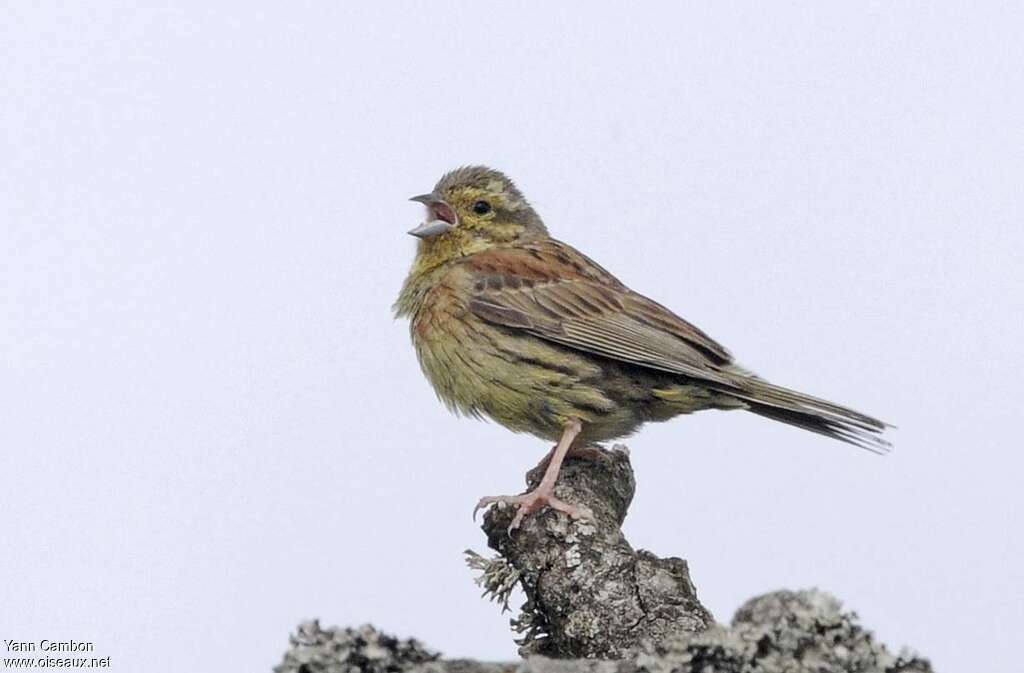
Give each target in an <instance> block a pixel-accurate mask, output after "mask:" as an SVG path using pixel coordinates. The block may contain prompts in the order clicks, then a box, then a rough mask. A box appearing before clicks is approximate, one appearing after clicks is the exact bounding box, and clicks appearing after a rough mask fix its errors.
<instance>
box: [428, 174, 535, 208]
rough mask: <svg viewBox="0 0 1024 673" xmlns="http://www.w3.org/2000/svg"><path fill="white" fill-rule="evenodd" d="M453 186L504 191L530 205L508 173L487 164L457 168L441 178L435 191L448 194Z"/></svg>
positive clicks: (512, 198) (523, 203)
mask: <svg viewBox="0 0 1024 673" xmlns="http://www.w3.org/2000/svg"><path fill="white" fill-rule="evenodd" d="M453 187H476V188H478V189H485V190H487V191H490V192H504V193H505V195H506V196H507V197H508V198H509V200H511V201H517V202H519V203H520V204H522V205H528V204H527V201H526V198H525V197H524V196H523V193H522V192H520V191H519V189H518V188H517V187H516V185H515V183H514V182H512V180H511V179H510V178H509V177H508V176H507V175H505V174H504V173H502V172H501V171H496V170H494V169H493V168H488V167H487V166H463V167H461V168H456V169H455V170H454V171H451V172H450V173H448V174H446V175H445V176H444V177H443V178H441V180H440V181H439V182H438V183H437V186H435V187H434V191H436V192H437V193H439V194H447V193H448V191H449V190H450V189H452V188H453Z"/></svg>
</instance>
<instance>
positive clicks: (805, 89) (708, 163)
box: [0, 1, 1024, 673]
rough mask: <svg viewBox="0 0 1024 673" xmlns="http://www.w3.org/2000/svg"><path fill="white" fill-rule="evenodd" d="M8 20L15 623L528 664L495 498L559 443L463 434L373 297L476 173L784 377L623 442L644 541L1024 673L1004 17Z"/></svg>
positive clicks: (0, 198) (1020, 106) (5, 114)
mask: <svg viewBox="0 0 1024 673" xmlns="http://www.w3.org/2000/svg"><path fill="white" fill-rule="evenodd" d="M61 4H65V3H36V2H28V1H19V2H9V3H5V6H4V8H3V10H2V15H3V16H2V21H0V85H2V87H3V95H2V96H0V129H2V135H0V142H2V145H0V356H2V361H0V363H2V373H0V451H2V453H0V470H2V481H3V488H2V491H0V492H2V495H0V539H2V541H3V552H2V554H0V577H2V581H0V606H2V608H0V639H8V638H13V639H16V640H39V639H42V638H50V639H77V640H91V641H94V642H95V643H96V648H97V652H96V653H97V654H98V655H100V656H106V655H110V656H111V657H112V662H113V668H114V670H116V671H131V672H134V671H145V672H147V673H148V672H163V671H167V672H172V671H173V672H180V671H212V670H237V671H260V670H263V671H266V670H269V669H270V667H271V666H273V665H274V664H275V663H277V662H278V661H279V660H280V657H281V655H282V653H283V652H284V650H285V648H286V646H287V641H288V635H289V633H290V632H291V631H292V630H293V628H294V627H295V625H296V624H297V623H298V622H299V621H300V620H303V619H307V618H310V617H319V618H320V619H321V620H322V621H323V622H324V623H325V624H340V625H358V624H360V623H363V622H368V621H369V622H373V623H374V624H376V625H378V626H379V627H380V628H382V629H385V630H387V631H389V632H393V633H396V634H399V635H403V636H409V635H413V636H416V637H418V638H420V639H422V640H423V641H424V642H425V643H427V644H428V645H429V646H431V647H434V648H437V649H440V650H441V651H443V652H444V653H445V654H446V655H449V656H475V657H484V658H488V659H507V658H511V657H513V655H514V653H515V646H514V645H513V643H512V640H511V637H510V633H509V630H508V627H507V622H508V616H507V615H505V616H502V615H501V614H499V612H498V610H497V609H496V607H495V606H493V605H491V604H488V603H486V602H485V601H483V600H481V599H480V598H479V597H478V594H479V590H478V589H477V588H476V587H475V586H474V585H473V583H472V577H471V573H470V572H469V571H468V570H467V569H466V568H465V567H464V566H463V563H462V550H463V549H465V548H466V547H472V548H475V549H477V550H479V551H485V541H484V538H483V535H482V534H481V533H480V532H479V530H478V529H477V526H476V524H474V523H473V522H472V521H471V519H470V511H471V509H472V507H473V504H474V503H475V502H476V499H477V498H478V497H479V496H481V495H487V494H494V493H505V492H510V491H515V490H518V489H519V488H520V487H521V484H522V475H523V472H524V471H525V470H526V469H527V468H529V467H531V466H532V465H533V464H534V463H535V462H536V461H537V460H538V459H539V458H540V457H541V456H542V455H543V454H544V452H545V451H546V450H547V448H548V447H547V445H546V444H545V443H544V442H541V441H540V440H537V439H534V438H531V437H529V436H526V435H514V434H512V433H510V432H508V431H507V430H505V429H503V428H501V427H500V426H497V425H494V424H484V423H479V422H474V421H471V420H464V419H457V418H455V417H453V416H450V415H449V414H448V412H447V411H446V410H445V409H444V408H443V407H442V406H441V404H440V403H438V402H437V400H436V399H435V397H434V394H433V392H432V390H431V389H430V387H429V386H428V384H427V382H426V381H425V380H424V379H423V377H422V375H421V374H420V371H419V368H418V366H417V364H416V361H415V357H414V354H413V350H412V348H411V346H410V344H409V338H408V333H407V326H406V324H405V323H402V322H395V321H394V320H393V319H392V317H391V308H390V307H391V303H392V301H393V300H394V298H395V296H396V294H397V292H398V289H399V287H400V285H401V282H402V279H403V278H404V275H405V273H406V271H407V268H408V266H409V263H410V260H411V258H412V254H413V247H414V241H413V239H412V238H410V237H409V236H406V234H405V232H406V231H407V230H408V229H410V228H411V227H413V226H415V225H416V224H417V223H418V222H419V221H420V218H421V217H422V209H421V207H420V206H418V205H417V204H412V203H409V202H407V201H406V199H407V198H408V197H409V196H411V195H413V194H419V193H422V192H424V191H428V190H430V189H431V188H432V186H433V184H434V182H435V181H436V180H437V179H438V178H439V177H440V176H441V174H442V173H444V172H445V171H446V170H448V169H451V168H453V167H456V166H458V165H461V164H466V163H486V164H489V165H492V166H494V167H496V168H500V169H502V170H504V171H506V172H507V173H509V174H510V175H511V176H512V177H513V178H514V179H516V180H517V182H518V184H519V186H520V187H521V188H522V189H523V191H524V192H525V193H526V195H527V196H528V197H529V198H530V199H531V200H532V201H533V202H534V205H535V206H536V207H537V209H538V211H539V212H540V214H541V215H542V216H543V217H544V218H545V220H546V222H547V224H548V226H549V228H550V229H551V231H552V232H553V233H554V234H555V235H556V236H558V237H559V238H561V239H563V240H565V241H568V242H570V243H572V244H574V245H576V246H578V247H579V248H581V249H582V250H584V251H586V252H587V253H588V254H589V255H591V256H592V257H594V258H595V259H597V260H598V261H599V262H601V263H602V264H603V265H605V266H606V267H608V268H609V269H610V270H611V271H612V272H614V273H616V274H617V275H619V277H620V278H622V279H623V281H625V282H626V283H627V284H629V285H631V286H632V287H633V288H634V289H636V290H638V291H641V292H644V293H646V294H649V295H650V296H651V297H653V298H655V299H657V300H658V301H660V302H662V303H664V304H666V305H668V306H669V307H671V308H673V309H674V310H676V311H677V312H679V313H681V314H682V315H683V316H685V317H687V318H688V319H690V320H691V321H693V322H695V323H697V324H698V325H700V326H701V327H702V328H704V329H705V330H706V331H708V332H709V333H710V334H711V335H712V336H714V337H715V338H716V339H718V340H719V341H721V342H723V343H724V344H725V345H726V346H727V347H729V348H730V349H731V350H732V351H733V352H734V353H735V354H736V355H737V357H738V358H739V360H740V361H741V362H743V363H744V364H746V365H747V366H749V367H751V368H753V369H755V370H757V371H758V372H760V373H761V374H763V375H764V376H767V377H769V378H771V379H772V380H773V381H776V382H778V383H781V384H785V385H788V386H792V387H796V388H800V389H802V390H806V391H807V392H810V393H814V394H818V395H821V396H825V397H828V398H831V399H834V400H836V401H838V402H842V403H845V404H849V405H851V406H854V407H856V408H858V409H863V410H865V411H867V412H871V413H875V414H877V415H879V416H881V417H883V418H885V419H887V420H890V421H892V422H893V423H895V424H897V425H898V426H899V428H900V429H899V430H898V432H895V433H894V434H893V439H894V440H895V442H896V452H895V453H894V454H892V455H891V456H889V457H887V458H878V457H875V456H873V455H870V454H868V453H866V452H863V451H858V450H856V449H854V448H851V447H848V446H844V445H842V444H839V443H836V442H832V441H829V440H827V439H825V438H822V437H819V436H816V435H812V434H808V433H802V432H800V431H799V430H796V429H793V428H789V427H786V426H781V425H777V424H773V423H771V422H769V421H767V420H764V419H761V418H758V417H755V416H753V415H748V414H742V413H716V412H707V413H703V414H699V415H696V416H693V417H689V418H682V419H676V420H675V421H673V422H670V423H667V424H663V425H659V426H650V427H648V428H646V429H644V430H643V431H642V432H641V433H640V434H639V435H637V436H635V437H633V438H631V439H630V440H629V442H628V443H629V445H630V447H631V450H632V454H633V459H634V465H635V469H636V473H637V479H638V482H639V491H638V494H637V497H636V500H635V502H634V505H633V507H632V510H631V511H630V514H629V518H628V519H627V522H626V531H627V534H628V536H629V537H630V539H631V541H632V542H633V543H634V544H635V545H636V546H638V547H643V548H647V549H650V550H652V551H654V552H656V553H658V554H661V555H678V556H683V557H685V558H687V559H688V560H689V562H690V565H691V571H692V575H693V579H694V581H695V583H696V585H697V587H698V592H699V595H700V597H701V599H702V600H703V601H704V602H705V603H706V604H707V605H708V607H709V608H710V609H711V610H712V611H713V612H714V613H715V615H716V616H717V617H718V618H719V620H722V621H727V620H728V619H730V618H731V615H732V613H733V611H734V610H735V608H736V607H737V606H739V605H740V603H742V602H743V601H744V600H745V599H747V598H749V597H751V596H753V595H756V594H758V593H762V592H765V591H770V590H773V589H777V588H782V587H788V588H801V587H810V586H817V587H820V588H822V589H826V590H828V591H830V592H833V593H835V594H836V595H837V596H839V597H840V598H841V599H842V600H843V601H844V602H845V604H846V605H847V606H848V607H849V608H851V609H854V610H856V611H857V612H858V613H859V614H860V615H861V617H862V619H863V623H864V624H865V625H866V626H868V627H869V628H871V629H873V630H875V631H876V633H877V634H878V636H879V637H880V638H881V639H882V640H883V641H884V642H886V643H888V644H890V645H891V646H893V647H894V648H898V647H899V646H900V645H904V644H905V645H909V646H911V647H913V648H916V649H918V650H919V651H920V652H922V653H923V654H925V655H926V656H929V657H931V658H932V659H933V660H934V663H935V665H936V668H937V670H942V671H968V670H976V671H1013V670H1019V668H1018V667H1019V664H1020V656H1019V647H1020V645H1019V640H1020V632H1021V629H1022V628H1024V601H1022V595H1024V540H1022V534H1021V515H1022V513H1024V512H1022V505H1024V495H1022V490H1021V486H1020V480H1021V474H1022V470H1024V459H1022V457H1021V439H1020V427H1021V420H1022V411H1021V387H1022V377H1024V365H1022V359H1024V358H1022V346H1021V343H1022V341H1024V329H1022V313H1024V273H1022V270H1021V260H1022V255H1024V208H1022V205H1024V196H1022V180H1024V67H1022V63H1024V47H1022V42H1021V36H1022V35H1024V10H1022V9H1021V6H1020V5H1019V4H1018V3H1006V4H1005V5H1004V4H996V3H980V4H979V3H963V4H962V5H961V6H959V7H958V6H956V5H951V4H946V3H900V4H899V6H898V7H892V6H890V3H847V5H848V6H847V7H846V8H840V7H838V6H836V4H835V3H828V4H818V3H793V4H790V3H771V6H764V3H750V4H727V3H714V6H713V7H712V6H710V5H711V3H695V4H693V5H690V6H682V5H676V4H675V3H672V4H669V3H665V4H663V5H649V6H647V7H646V8H642V7H637V6H634V5H632V4H630V5H628V6H627V5H626V4H623V3H615V5H617V6H614V7H613V6H612V3H607V4H606V5H605V6H599V5H598V4H596V3H591V4H587V5H586V6H584V5H582V4H579V5H576V6H575V7H568V6H560V5H559V4H557V3H533V4H530V3H516V4H515V5H512V4H502V5H498V4H490V3H478V2H474V3H469V2H466V3H434V4H432V5H431V6H430V7H427V6H426V5H422V4H418V3H395V4H390V5H389V6H387V7H369V6H368V5H369V4H371V3H360V4H361V6H356V5H355V3H352V4H351V5H346V4H345V3H327V2H324V3H288V4H287V6H286V4H285V3H281V4H280V5H275V6H270V5H265V4H261V3H251V2H245V3H241V2H239V3H231V4H227V3H224V4H222V6H221V7H220V8H211V7H208V6H205V5H207V4H208V3H185V5H182V3H161V4H160V5H159V6H157V5H151V6H149V7H139V5H140V3H137V2H125V3H102V4H101V3H91V4H88V5H87V4H86V3H81V4H79V5H78V6H76V7H61V6H60V5H61Z"/></svg>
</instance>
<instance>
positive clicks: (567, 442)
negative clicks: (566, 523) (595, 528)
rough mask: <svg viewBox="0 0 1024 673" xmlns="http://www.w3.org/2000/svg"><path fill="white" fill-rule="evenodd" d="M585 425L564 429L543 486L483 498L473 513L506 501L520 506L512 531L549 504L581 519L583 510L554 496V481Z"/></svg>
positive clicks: (549, 464) (543, 480)
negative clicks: (523, 492)
mask: <svg viewBox="0 0 1024 673" xmlns="http://www.w3.org/2000/svg"><path fill="white" fill-rule="evenodd" d="M582 429H583V426H582V425H581V424H580V422H579V421H578V420H575V419H574V420H573V421H572V422H571V423H570V424H569V425H568V426H566V428H565V430H564V431H563V432H562V438H561V439H560V440H559V441H558V445H557V446H556V447H555V449H554V451H552V452H551V459H550V461H549V462H548V466H547V469H546V470H545V471H544V478H543V479H541V480H540V484H539V485H538V486H537V488H535V489H533V490H532V491H530V492H529V493H526V494H525V495H495V496H488V497H486V498H481V499H480V502H478V503H477V504H476V507H475V508H473V514H474V515H475V514H476V511H477V510H478V509H480V508H481V507H487V506H488V505H492V504H494V503H497V502H507V503H509V504H510V505H518V507H519V510H518V511H517V512H516V515H515V516H514V517H513V518H512V524H511V525H510V526H509V527H508V529H509V531H512V530H515V529H516V528H519V524H520V523H522V521H523V517H525V516H526V515H527V514H530V513H531V512H536V511H537V510H539V509H540V508H541V507H543V506H544V505H547V506H548V507H550V508H551V509H555V510H558V511H559V512H565V513H566V514H568V515H569V516H571V517H572V518H574V519H578V518H580V517H581V516H583V513H584V510H583V508H580V507H577V506H575V505H570V504H569V503H567V502H562V501H561V500H559V499H558V498H556V497H555V482H556V481H558V471H559V470H561V469H562V461H563V460H565V456H566V454H567V453H568V452H569V447H570V446H572V441H573V440H574V439H576V436H577V435H578V434H580V431H581V430H582Z"/></svg>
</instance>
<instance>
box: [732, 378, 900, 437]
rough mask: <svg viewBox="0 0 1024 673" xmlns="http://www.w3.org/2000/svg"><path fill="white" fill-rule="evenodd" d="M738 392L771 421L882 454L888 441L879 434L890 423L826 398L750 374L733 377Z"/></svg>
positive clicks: (748, 405)
mask: <svg viewBox="0 0 1024 673" xmlns="http://www.w3.org/2000/svg"><path fill="white" fill-rule="evenodd" d="M737 379H738V380H737V387H738V388H739V392H736V391H730V392H731V394H732V395H735V396H736V397H738V398H739V399H741V400H743V401H744V402H745V403H746V404H747V407H748V410H749V411H752V412H754V413H755V414H757V415H759V416H764V417H765V418H770V419H772V420H775V421H781V422H783V423H788V424H789V425H795V426H796V427H798V428H803V429H804V430H810V431H811V432H817V433H818V434H821V435H825V436H826V437H832V438H833V439H838V440H840V441H842V442H846V443H848V444H853V445H854V446H859V447H860V448H862V449H867V450H868V451H871V452H872V453H879V454H884V453H888V452H889V450H890V449H892V443H891V442H889V441H888V440H886V439H885V438H883V437H882V433H884V432H885V431H886V429H888V428H891V427H893V426H891V425H889V424H888V423H886V422H885V421H880V420H878V419H877V418H872V417H871V416H868V415H867V414H862V413H860V412H859V411H854V410H853V409H848V408H846V407H843V406H840V405H838V404H833V403H832V402H828V401H827V400H822V399H819V398H817V397H811V396H810V395H805V394H803V393H799V392H797V391H795V390H789V389H788V388H783V387H781V386H776V385H773V384H771V383H768V382H767V381H764V380H762V379H759V378H757V377H754V376H742V377H737Z"/></svg>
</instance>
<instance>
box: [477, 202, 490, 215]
mask: <svg viewBox="0 0 1024 673" xmlns="http://www.w3.org/2000/svg"><path fill="white" fill-rule="evenodd" d="M473 212H474V213H476V214H477V215H486V214H487V213H489V212H491V204H489V203H487V202H486V201H477V202H476V203H474V204H473Z"/></svg>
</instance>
